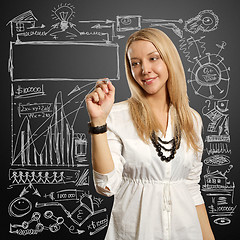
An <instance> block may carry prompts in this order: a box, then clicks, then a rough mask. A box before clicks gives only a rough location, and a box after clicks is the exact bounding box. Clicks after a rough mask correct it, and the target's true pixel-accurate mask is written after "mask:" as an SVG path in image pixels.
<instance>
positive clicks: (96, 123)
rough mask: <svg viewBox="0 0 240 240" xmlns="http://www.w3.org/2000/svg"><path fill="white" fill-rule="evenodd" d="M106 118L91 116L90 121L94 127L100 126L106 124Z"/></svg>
mask: <svg viewBox="0 0 240 240" xmlns="http://www.w3.org/2000/svg"><path fill="white" fill-rule="evenodd" d="M106 120H107V119H105V118H104V119H103V118H101V119H98V118H91V119H90V123H91V126H92V127H98V126H102V125H104V124H105V123H106Z"/></svg>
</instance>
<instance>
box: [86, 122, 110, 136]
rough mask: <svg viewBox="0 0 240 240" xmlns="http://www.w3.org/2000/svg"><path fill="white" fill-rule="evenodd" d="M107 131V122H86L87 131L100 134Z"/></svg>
mask: <svg viewBox="0 0 240 240" xmlns="http://www.w3.org/2000/svg"><path fill="white" fill-rule="evenodd" d="M105 132H107V123H104V124H102V125H93V124H92V122H89V123H88V133H90V134H101V133H105Z"/></svg>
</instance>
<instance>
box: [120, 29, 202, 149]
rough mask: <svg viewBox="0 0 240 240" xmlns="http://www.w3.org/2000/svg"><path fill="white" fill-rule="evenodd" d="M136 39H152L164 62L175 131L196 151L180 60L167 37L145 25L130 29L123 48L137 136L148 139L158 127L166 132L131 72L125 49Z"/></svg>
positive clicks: (196, 135) (195, 137)
mask: <svg viewBox="0 0 240 240" xmlns="http://www.w3.org/2000/svg"><path fill="white" fill-rule="evenodd" d="M138 40H145V41H149V42H151V43H152V44H153V45H154V46H155V48H156V49H157V51H158V52H159V54H160V56H161V58H162V60H163V61H164V62H165V64H166V66H167V68H168V80H167V89H168V95H169V100H170V104H171V105H172V106H173V107H171V108H170V109H171V116H172V121H173V126H174V129H175V134H176V135H179V134H181V135H182V136H184V137H185V138H186V141H187V146H188V147H190V146H191V147H192V148H193V149H194V150H195V151H199V150H200V146H199V145H198V143H199V136H198V134H197V133H196V131H195V130H194V123H193V112H192V109H191V108H190V106H189V100H188V95H187V85H186V79H185V73H184V69H183V65H182V61H181V59H180V56H179V54H178V51H177V49H176V47H175V46H174V44H173V42H172V41H171V40H170V38H169V37H168V36H167V35H166V34H165V33H163V32H162V31H160V30H159V29H155V28H145V29H141V30H139V31H137V32H135V33H133V34H132V35H131V36H130V37H129V38H128V41H127V43H126V48H125V70H126V77H127V80H128V84H129V88H130V91H131V98H130V99H128V103H129V106H130V114H131V117H132V119H133V123H134V125H135V127H136V129H137V133H138V135H139V137H140V138H141V139H142V140H143V141H144V142H146V143H149V139H150V137H151V135H152V133H153V131H155V132H157V131H158V130H161V132H162V133H164V134H165V130H164V129H163V128H162V126H161V125H160V124H159V122H158V121H157V119H156V118H155V116H154V114H153V113H152V111H151V109H150V107H149V105H148V102H147V100H146V98H145V95H144V90H143V89H142V88H141V87H140V86H139V84H138V83H137V82H136V81H135V79H134V77H133V76H132V73H131V65H130V62H129V59H128V49H129V46H130V45H131V43H132V42H134V41H138ZM194 116H195V114H194Z"/></svg>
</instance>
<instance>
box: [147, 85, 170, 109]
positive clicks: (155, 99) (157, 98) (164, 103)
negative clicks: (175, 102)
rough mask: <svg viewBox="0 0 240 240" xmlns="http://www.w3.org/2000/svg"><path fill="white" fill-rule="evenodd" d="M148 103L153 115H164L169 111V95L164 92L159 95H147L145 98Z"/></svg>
mask: <svg viewBox="0 0 240 240" xmlns="http://www.w3.org/2000/svg"><path fill="white" fill-rule="evenodd" d="M147 100H148V103H149V105H150V107H151V109H152V111H153V112H155V113H166V112H168V110H169V104H170V99H169V94H168V91H167V89H166V91H164V92H162V93H161V94H159V95H148V96H147Z"/></svg>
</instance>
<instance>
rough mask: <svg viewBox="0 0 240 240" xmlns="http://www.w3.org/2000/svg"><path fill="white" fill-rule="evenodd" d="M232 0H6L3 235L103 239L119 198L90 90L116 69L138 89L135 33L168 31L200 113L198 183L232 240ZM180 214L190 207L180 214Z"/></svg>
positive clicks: (123, 93) (235, 19) (116, 78)
mask: <svg viewBox="0 0 240 240" xmlns="http://www.w3.org/2000/svg"><path fill="white" fill-rule="evenodd" d="M238 9H239V8H238V4H237V2H236V1H233V0H230V1H215V0H212V1H207V0H201V1H192V0H176V1H173V0H168V1H165V0H148V1H137V0H133V1H123V0H121V1H108V0H107V1H96V0H95V1H92V0H88V1H82V0H81V1H80V0H78V1H77V0H69V1H66V2H64V1H56V0H54V1H29V0H22V1H16V0H15V1H13V0H9V1H5V4H4V5H2V21H1V81H2V92H1V104H2V111H1V113H2V117H1V120H2V126H3V128H2V130H3V131H2V134H1V137H2V148H1V162H2V174H1V179H2V180H1V181H2V183H3V184H2V194H3V204H2V207H1V212H2V214H1V218H2V220H3V222H4V227H3V228H2V231H3V236H4V238H3V239H8V240H11V239H22V238H23V239H32V237H34V238H35V239H44V238H46V237H47V238H52V239H98V240H100V239H104V236H105V233H106V230H107V226H108V222H109V216H110V212H111V207H112V203H113V200H114V198H113V197H111V198H107V197H103V196H101V195H99V194H97V193H96V191H95V189H94V185H93V179H92V167H91V150H90V148H91V143H90V137H89V135H88V133H87V122H88V114H87V111H86V106H85V102H84V98H85V96H86V94H87V93H88V92H90V91H91V90H92V89H93V87H94V85H95V82H96V80H97V79H99V78H104V77H108V78H110V79H111V80H112V82H113V84H114V85H115V87H116V102H118V101H122V100H125V99H127V98H128V97H129V96H130V91H129V89H128V85H127V81H126V78H125V72H124V62H123V56H124V47H125V43H126V40H127V38H128V36H129V35H130V34H131V33H132V32H134V31H136V30H138V29H141V28H145V27H155V28H159V29H161V30H163V31H164V32H165V33H166V34H167V35H168V36H169V37H170V38H171V39H172V40H173V42H174V44H175V46H176V47H177V49H178V50H179V53H180V56H181V59H182V62H183V65H184V68H185V73H186V81H187V87H188V95H189V100H190V105H191V107H193V108H194V109H196V110H197V111H198V112H199V113H200V115H201V116H202V119H203V123H204V132H203V140H204V154H203V159H202V161H203V171H202V175H201V191H202V194H203V197H204V200H205V203H206V207H207V212H208V215H209V219H210V222H211V226H212V228H213V231H214V234H215V237H216V239H218V240H221V239H222V240H225V239H236V237H235V235H236V232H237V219H238V217H239V211H238V205H239V201H240V194H239V186H240V181H239V177H238V173H239V169H240V165H239V161H238V158H239V155H238V154H239V153H240V151H239V147H238V145H239V144H238V142H239V138H238V135H239V134H240V131H239V127H238V125H239V122H238V118H239V117H238V116H239V114H238V112H239V100H238V88H239V81H238V72H237V71H238V68H239V67H238V60H239V59H238V58H239V56H238V55H239V54H238V53H239V35H240V34H239V31H238V23H239V20H240V19H239V14H238ZM183 219H184V216H183Z"/></svg>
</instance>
